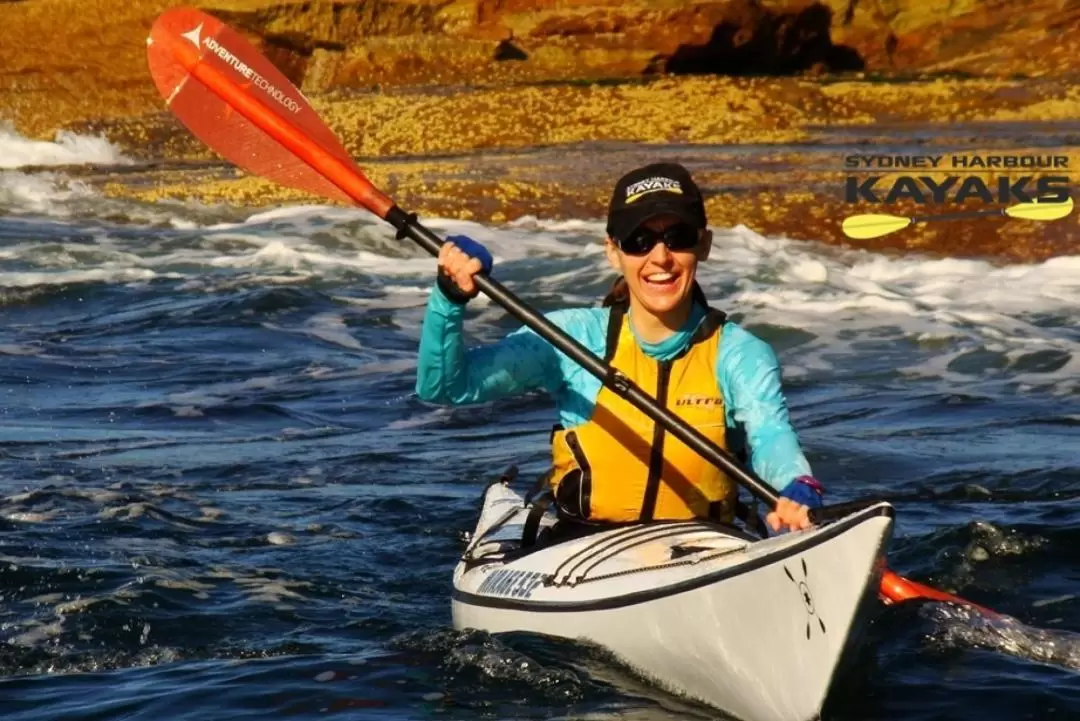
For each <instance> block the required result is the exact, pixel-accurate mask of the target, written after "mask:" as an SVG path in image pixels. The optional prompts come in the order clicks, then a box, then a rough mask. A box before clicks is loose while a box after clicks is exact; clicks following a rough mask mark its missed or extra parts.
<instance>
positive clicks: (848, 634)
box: [452, 482, 893, 721]
mask: <svg viewBox="0 0 1080 721" xmlns="http://www.w3.org/2000/svg"><path fill="white" fill-rule="evenodd" d="M528 513H529V507H528V506H526V505H525V504H524V501H523V498H522V496H521V495H519V494H518V493H516V492H515V491H514V490H512V489H511V488H510V487H509V486H508V485H507V484H506V483H505V482H496V483H493V484H491V485H490V486H489V487H488V488H487V489H486V490H485V492H484V499H483V508H482V511H481V514H480V518H479V521H478V523H477V525H476V530H475V531H474V533H473V534H472V535H471V538H470V543H469V546H468V548H467V549H466V551H465V553H464V554H463V556H462V558H461V561H460V562H459V563H458V565H457V567H456V568H455V570H454V589H453V600H452V613H453V623H454V627H455V628H459V629H464V628H474V629H479V630H484V631H488V632H491V633H501V632H509V631H527V632H534V633H540V634H547V635H551V636H561V637H565V638H569V639H575V640H583V641H586V642H591V643H593V644H597V645H599V646H602V647H604V648H606V649H607V650H608V651H610V652H611V653H613V654H614V655H615V656H616V657H618V658H619V659H620V660H621V661H623V662H624V663H626V664H627V665H628V666H630V667H631V668H633V669H634V670H636V671H637V672H638V673H640V674H641V675H642V676H644V677H645V678H647V679H649V680H650V681H652V682H653V683H655V684H656V685H658V686H660V687H661V688H663V689H665V690H667V691H670V692H673V693H675V694H679V695H682V696H685V697H688V698H691V699H695V700H697V701H701V702H704V703H706V704H708V705H710V706H713V707H715V708H718V709H720V710H721V711H723V712H725V713H727V714H729V715H731V716H733V717H735V718H737V719H741V720H742V721H809V720H811V719H817V718H818V717H819V715H820V713H821V709H822V706H823V704H824V702H825V699H826V696H827V694H828V692H829V689H830V687H831V685H832V682H833V679H834V677H835V676H836V672H837V669H838V667H839V666H841V662H842V659H843V658H844V657H845V652H846V651H848V649H849V648H850V647H851V646H852V645H853V644H854V643H856V642H857V636H858V634H859V631H860V630H861V627H862V625H863V621H864V620H865V618H866V613H867V611H869V609H870V607H871V606H872V605H873V604H874V602H875V599H876V596H877V587H878V583H879V579H880V572H881V565H880V563H879V561H880V560H881V559H883V557H884V554H885V550H886V546H887V544H888V543H889V540H890V538H891V535H892V527H893V509H892V506H890V505H889V504H887V503H880V504H877V505H874V506H871V507H869V508H866V509H865V510H862V511H859V512H857V513H854V514H852V515H850V516H847V517H845V518H843V519H841V520H838V521H835V522H832V523H829V524H826V525H823V526H820V527H816V528H813V529H810V530H808V531H800V532H795V533H785V534H780V535H777V536H773V537H771V538H767V539H759V538H757V537H756V536H751V535H749V534H747V533H745V532H743V531H742V530H741V529H739V528H737V527H734V526H727V525H721V524H718V523H714V522H709V521H677V522H673V521H667V522H663V521H660V522H652V523H647V524H637V525H632V526H619V527H615V528H610V529H604V530H601V531H598V532H594V533H591V534H589V535H586V536H583V537H577V538H570V539H568V540H561V541H560V540H555V541H553V542H545V541H544V540H541V541H540V542H538V543H537V544H536V545H535V546H532V547H530V548H522V544H521V538H522V531H523V528H524V524H525V521H526V518H527V516H528ZM554 520H555V519H554V518H553V517H551V516H550V515H548V516H545V517H544V518H543V520H542V521H541V524H542V527H549V526H551V525H552V524H553V523H554ZM541 538H543V534H542V535H541Z"/></svg>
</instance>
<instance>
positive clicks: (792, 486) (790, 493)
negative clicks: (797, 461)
mask: <svg viewBox="0 0 1080 721" xmlns="http://www.w3.org/2000/svg"><path fill="white" fill-rule="evenodd" d="M824 494H825V486H823V485H821V483H820V482H819V481H818V480H817V479H816V478H814V477H813V476H799V477H798V478H796V479H795V480H794V481H792V482H791V483H789V484H787V486H786V487H785V488H784V490H782V491H780V495H781V497H783V498H790V499H791V500H793V501H795V502H796V503H798V504H799V505H802V506H808V507H810V508H821V506H822V501H821V497H822V496H823V495H824Z"/></svg>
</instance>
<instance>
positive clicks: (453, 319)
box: [416, 286, 811, 491]
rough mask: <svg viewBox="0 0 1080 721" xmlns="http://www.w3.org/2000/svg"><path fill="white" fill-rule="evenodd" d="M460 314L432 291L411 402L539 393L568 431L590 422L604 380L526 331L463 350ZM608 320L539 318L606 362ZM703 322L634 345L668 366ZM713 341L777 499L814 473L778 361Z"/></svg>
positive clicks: (729, 416) (727, 387) (729, 331)
mask: <svg viewBox="0 0 1080 721" xmlns="http://www.w3.org/2000/svg"><path fill="white" fill-rule="evenodd" d="M464 313H465V310H464V307H463V306H460V305H457V304H455V303H452V302H451V301H450V300H448V299H447V298H446V296H445V295H444V294H443V293H442V292H441V291H440V290H439V288H438V286H436V287H435V288H434V289H433V290H432V293H431V297H430V299H429V300H428V304H427V308H426V311H425V315H424V325H423V329H422V332H421V337H420V349H419V357H418V360H417V378H416V393H417V395H418V396H419V398H420V399H421V400H424V401H427V402H429V403H437V404H444V405H464V404H469V403H483V402H486V401H492V400H496V399H499V398H505V397H508V396H515V395H520V394H522V393H526V392H529V391H543V392H546V393H548V394H550V395H551V396H552V397H553V398H554V400H555V403H556V407H557V408H558V413H559V422H560V423H561V424H562V425H563V427H564V428H567V429H571V428H574V427H575V426H578V425H580V424H582V423H584V422H586V421H587V420H589V418H591V417H592V413H593V409H594V408H595V405H596V398H597V396H598V394H599V393H600V390H601V388H602V385H603V384H602V383H601V381H600V379H598V378H596V377H595V376H594V375H592V374H591V373H589V372H588V371H586V370H585V369H584V368H582V367H581V366H579V365H578V364H577V363H576V362H574V361H573V360H571V359H570V358H569V356H567V355H566V354H564V353H563V352H562V351H560V350H558V349H556V348H555V347H554V346H552V345H551V344H550V343H548V342H547V341H546V340H544V339H543V338H541V337H540V336H539V335H537V334H536V333H535V332H534V331H533V330H531V329H530V328H525V327H523V328H521V329H519V330H516V331H514V332H512V333H510V334H508V335H506V336H505V337H504V338H502V339H501V340H499V341H498V342H496V343H492V344H487V345H481V346H475V347H470V348H466V346H465V340H464V332H463V323H464ZM609 313H610V308H569V309H565V310H557V311H553V312H550V313H547V314H545V317H546V318H547V319H548V320H550V321H551V322H552V323H553V324H554V325H556V326H557V327H559V328H560V329H561V330H563V331H564V332H565V333H567V334H568V335H570V336H571V337H573V338H574V339H576V340H577V341H578V342H580V343H581V344H582V345H584V346H585V347H586V348H588V349H589V350H590V351H591V352H592V353H594V354H595V355H597V356H598V357H601V358H602V357H603V356H604V350H605V343H606V339H607V324H608V315H609ZM704 316H705V309H704V308H702V307H701V306H700V305H696V304H695V306H694V312H693V313H692V314H691V317H690V319H689V320H688V321H687V324H686V326H685V327H683V328H682V329H680V330H679V331H678V332H676V333H675V334H674V335H672V336H670V337H668V338H666V339H665V340H663V341H662V342H660V343H655V344H654V343H646V342H642V341H641V340H640V339H638V343H639V345H640V346H641V348H642V349H643V350H644V351H645V353H646V354H647V355H649V356H650V357H652V358H655V359H656V360H658V361H663V360H667V359H670V358H673V357H675V356H676V355H678V354H679V353H680V352H681V351H682V350H683V348H685V347H686V345H687V344H688V343H689V342H690V339H691V337H692V336H693V332H694V329H695V328H696V327H697V325H698V323H700V322H701V320H702V318H704ZM631 328H632V326H631ZM719 338H720V340H719V344H720V348H719V353H718V354H717V361H716V378H717V380H718V383H719V387H720V392H721V394H722V395H723V398H724V403H725V409H726V423H727V426H728V429H729V431H732V432H733V433H734V434H737V435H736V437H739V436H741V437H743V438H745V443H746V446H747V448H746V450H747V451H749V455H750V462H751V466H752V468H753V469H754V471H755V472H756V473H757V474H758V475H759V476H761V478H762V479H764V480H765V482H767V483H768V484H769V485H771V486H772V487H773V488H775V489H776V490H777V491H780V490H782V489H783V488H784V487H785V486H787V485H788V484H789V483H790V482H791V481H793V480H794V479H795V478H797V477H799V476H802V475H810V473H811V470H810V464H809V463H808V462H807V460H806V457H805V456H804V454H803V452H802V449H801V448H800V446H799V441H798V437H797V436H796V434H795V431H794V429H793V428H792V426H791V423H790V421H789V418H788V409H787V403H786V401H785V399H784V395H783V392H782V390H781V381H780V367H779V363H778V362H777V359H776V355H775V353H774V352H773V350H772V348H771V347H770V346H769V344H768V343H766V342H765V341H763V340H761V339H760V338H758V337H757V336H755V335H753V334H752V333H750V332H749V331H747V330H745V329H743V328H741V327H740V326H739V325H737V324H736V323H733V322H731V321H728V322H726V323H725V325H724V329H723V333H721V334H719Z"/></svg>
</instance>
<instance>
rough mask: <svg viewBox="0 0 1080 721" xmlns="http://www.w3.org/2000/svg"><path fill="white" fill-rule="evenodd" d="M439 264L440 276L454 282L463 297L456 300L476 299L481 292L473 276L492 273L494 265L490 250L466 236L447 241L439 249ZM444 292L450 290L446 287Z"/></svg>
mask: <svg viewBox="0 0 1080 721" xmlns="http://www.w3.org/2000/svg"><path fill="white" fill-rule="evenodd" d="M438 262H439V272H440V276H442V277H444V278H446V279H448V280H450V281H452V282H453V284H454V286H456V290H458V291H459V292H460V295H461V296H462V297H461V298H458V299H455V300H468V299H470V298H474V297H476V294H477V293H478V292H479V291H478V289H477V287H476V281H475V280H474V279H473V276H475V275H476V274H477V273H479V272H481V271H484V272H485V273H490V272H491V267H492V265H493V260H492V257H491V253H489V252H488V249H487V248H485V247H484V246H483V245H481V244H480V243H478V242H476V241H475V240H473V239H472V238H469V237H467V236H464V235H455V236H450V237H448V238H447V239H446V242H445V243H443V245H442V247H441V248H440V249H439V256H438ZM443 290H444V292H445V291H446V290H448V289H447V288H445V287H444V288H443ZM450 295H452V293H450Z"/></svg>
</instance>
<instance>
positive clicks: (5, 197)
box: [0, 150, 95, 217]
mask: <svg viewBox="0 0 1080 721" xmlns="http://www.w3.org/2000/svg"><path fill="white" fill-rule="evenodd" d="M2 152H3V151H2V150H0V153H2ZM94 195H95V193H94V191H93V190H92V189H91V188H90V187H89V186H88V185H86V184H85V183H83V182H81V181H78V180H73V179H71V178H65V177H64V176H62V175H58V174H56V173H41V174H33V175H30V174H28V173H20V172H17V171H3V172H0V209H3V208H5V207H8V208H12V209H14V210H16V211H17V212H22V213H38V214H41V215H51V216H60V217H63V216H66V215H69V212H68V210H67V209H66V208H65V207H64V205H65V204H66V203H69V202H70V201H72V200H77V199H82V198H89V197H93V196H94Z"/></svg>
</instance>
